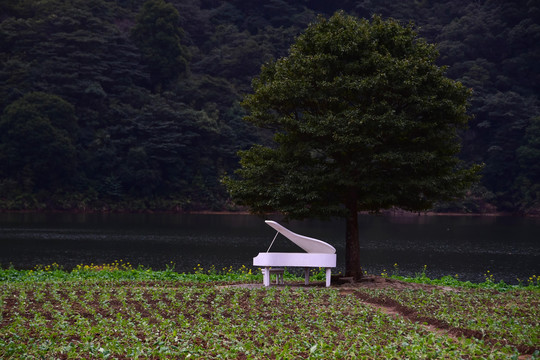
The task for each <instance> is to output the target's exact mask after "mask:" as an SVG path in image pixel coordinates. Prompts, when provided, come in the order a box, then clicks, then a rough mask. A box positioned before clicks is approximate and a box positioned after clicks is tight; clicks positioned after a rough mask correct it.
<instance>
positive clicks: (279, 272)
mask: <svg viewBox="0 0 540 360" xmlns="http://www.w3.org/2000/svg"><path fill="white" fill-rule="evenodd" d="M261 271H262V274H263V277H264V274H265V273H266V269H265V268H262V269H261ZM268 271H269V272H270V277H272V274H275V275H276V284H283V272H284V271H285V270H284V269H283V268H269V269H268Z"/></svg>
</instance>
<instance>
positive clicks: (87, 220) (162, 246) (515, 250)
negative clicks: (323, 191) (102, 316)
mask: <svg viewBox="0 0 540 360" xmlns="http://www.w3.org/2000/svg"><path fill="white" fill-rule="evenodd" d="M359 219H360V246H361V249H362V254H361V261H362V265H363V268H364V270H365V271H367V272H369V273H373V274H380V273H381V272H383V271H384V270H386V271H387V272H388V273H392V272H394V271H395V270H396V266H395V265H394V264H397V268H398V269H399V273H400V274H401V275H414V274H415V273H419V272H421V271H422V270H423V268H424V266H427V271H426V272H427V274H428V275H429V276H431V277H440V276H443V275H456V274H457V275H458V276H459V278H460V279H466V280H471V281H483V280H484V278H485V276H484V274H485V273H486V272H487V271H488V270H489V271H490V273H491V274H493V276H494V278H495V280H496V281H498V280H504V281H506V282H509V283H516V282H517V280H516V279H517V278H519V279H526V278H528V277H529V276H531V275H536V274H539V263H540V219H526V218H514V217H446V216H404V217H397V216H367V215H366V216H363V215H362V216H359ZM278 220H279V219H278ZM287 226H288V227H290V228H291V229H292V230H293V231H296V232H298V233H300V234H304V235H308V236H312V237H315V238H319V239H322V240H324V241H326V242H328V243H330V244H332V245H334V247H336V249H337V254H338V269H337V271H344V260H345V259H344V248H345V244H344V238H345V225H344V222H343V221H333V222H320V221H303V222H292V223H290V224H288V225H287ZM273 236H274V231H273V229H271V228H270V227H268V226H267V225H265V224H264V221H263V219H261V218H258V217H255V216H249V215H194V214H189V215H186V214H182V215H180V214H42V213H26V214H0V264H1V266H3V267H7V266H9V265H10V264H12V265H13V266H14V267H15V268H23V269H24V268H33V267H34V266H35V265H37V264H42V265H47V264H52V263H54V262H56V263H58V264H61V265H62V266H64V268H66V269H70V268H73V267H75V266H76V265H78V264H90V263H94V264H103V263H111V262H113V261H115V260H123V261H124V262H130V263H131V264H134V265H138V264H140V265H143V266H146V267H151V268H153V269H164V268H165V266H166V265H167V264H170V262H171V261H172V262H173V263H175V266H176V267H175V269H176V270H177V271H180V272H183V271H185V272H190V271H192V270H193V268H194V267H196V266H197V265H198V264H200V265H201V266H202V267H203V268H205V269H208V268H210V266H212V265H214V266H215V267H216V268H217V269H222V268H224V267H229V266H232V267H233V268H239V267H240V266H242V265H245V266H249V267H250V266H251V264H252V258H253V257H254V256H256V255H257V253H259V252H262V251H266V249H267V248H268V246H269V245H270V242H271V241H272V238H273ZM272 251H301V250H299V249H298V248H296V246H295V245H294V244H292V243H290V242H289V241H288V240H287V239H286V238H283V237H278V239H277V240H276V243H275V244H274V246H273V248H272Z"/></svg>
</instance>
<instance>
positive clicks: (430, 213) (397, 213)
mask: <svg viewBox="0 0 540 360" xmlns="http://www.w3.org/2000/svg"><path fill="white" fill-rule="evenodd" d="M32 213H41V214H194V215H253V216H257V215H256V214H253V213H250V212H249V211H247V210H238V211H234V210H222V211H221V210H193V211H189V210H142V211H138V210H114V211H113V210H97V209H96V210H78V209H74V210H59V209H45V210H44V209H25V210H5V209H1V210H0V214H32ZM267 215H279V213H277V212H276V213H269V214H267ZM358 215H374V216H388V217H422V216H448V217H458V216H463V217H522V218H538V217H540V214H514V213H509V212H487V213H459V212H434V211H422V212H409V211H404V210H383V211H381V212H379V213H370V212H368V211H359V212H358Z"/></svg>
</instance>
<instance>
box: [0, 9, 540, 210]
mask: <svg viewBox="0 0 540 360" xmlns="http://www.w3.org/2000/svg"><path fill="white" fill-rule="evenodd" d="M339 9H343V10H345V11H346V12H347V13H349V14H352V15H355V16H358V17H364V18H370V17H371V16H372V15H373V14H380V15H382V16H383V17H385V18H386V17H392V18H395V19H398V20H399V21H401V22H403V23H408V22H410V21H412V22H414V24H415V25H416V26H417V31H418V33H419V34H420V36H422V37H425V38H426V39H427V40H428V41H429V42H433V43H435V44H437V47H438V50H439V52H440V58H439V64H440V65H441V66H448V68H447V75H448V76H449V77H451V78H453V79H458V80H460V81H461V82H463V83H464V84H465V85H466V86H467V87H470V88H471V89H473V94H474V95H473V97H472V98H471V106H470V109H469V111H470V114H471V115H472V116H473V119H472V121H471V122H470V126H469V129H468V130H467V131H464V132H463V133H462V134H461V137H462V142H463V148H462V153H461V155H460V156H461V157H462V159H463V160H465V161H466V162H468V163H485V167H484V170H483V177H482V181H481V183H479V184H478V185H477V186H475V187H474V188H473V189H471V191H470V192H469V195H468V197H467V199H465V200H463V201H459V202H455V203H452V204H439V205H438V206H437V208H436V210H438V211H460V212H461V211H464V212H485V211H504V212H511V213H520V214H526V213H528V214H534V213H539V212H540V181H539V179H540V112H539V94H540V3H538V1H537V0H522V1H520V0H514V1H506V0H499V1H495V0H493V1H490V0H486V1H484V0H476V1H470V0H455V1H436V0H404V1H393V0H384V1H381V0H377V1H375V0H359V1H325V0H297V1H283V0H265V1H262V0H249V1H247V0H244V1H241V0H230V1H223V0H170V1H164V0H148V1H145V0H93V1H87V0H40V1H37V0H0V22H1V23H0V209H4V210H22V209H65V210H79V211H90V210H106V211H115V210H130V211H144V210H177V211H189V210H224V209H229V208H231V207H232V206H234V204H231V203H230V201H229V200H228V196H227V193H226V191H225V189H224V187H223V185H222V183H221V181H220V179H221V178H222V177H223V176H224V175H225V174H230V173H232V172H233V171H234V170H235V169H236V168H237V167H238V157H237V151H238V150H241V149H246V148H248V147H250V146H251V145H252V144H254V143H257V142H267V141H268V139H269V136H268V134H267V133H265V132H264V131H261V130H257V129H255V128H253V127H251V126H250V125H248V124H247V123H245V122H244V121H243V120H242V118H243V116H244V115H245V114H244V110H243V109H242V108H241V106H240V105H239V103H240V101H241V99H242V97H243V95H244V94H246V93H249V92H250V91H251V80H252V78H253V77H254V76H256V75H257V74H258V72H259V70H260V66H261V65H262V64H263V63H265V62H267V61H269V60H271V59H276V58H278V57H281V56H285V55H286V54H287V50H288V48H289V46H290V45H291V43H292V42H293V41H294V39H295V37H296V36H297V35H298V34H299V33H300V32H302V31H303V29H305V28H306V26H307V25H308V24H309V23H310V22H313V21H315V20H316V18H317V16H318V15H319V14H322V15H323V16H325V17H328V16H330V15H332V14H333V13H334V12H335V11H336V10H339Z"/></svg>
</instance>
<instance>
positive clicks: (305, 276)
mask: <svg viewBox="0 0 540 360" xmlns="http://www.w3.org/2000/svg"><path fill="white" fill-rule="evenodd" d="M304 278H305V284H306V285H308V284H309V268H304Z"/></svg>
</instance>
